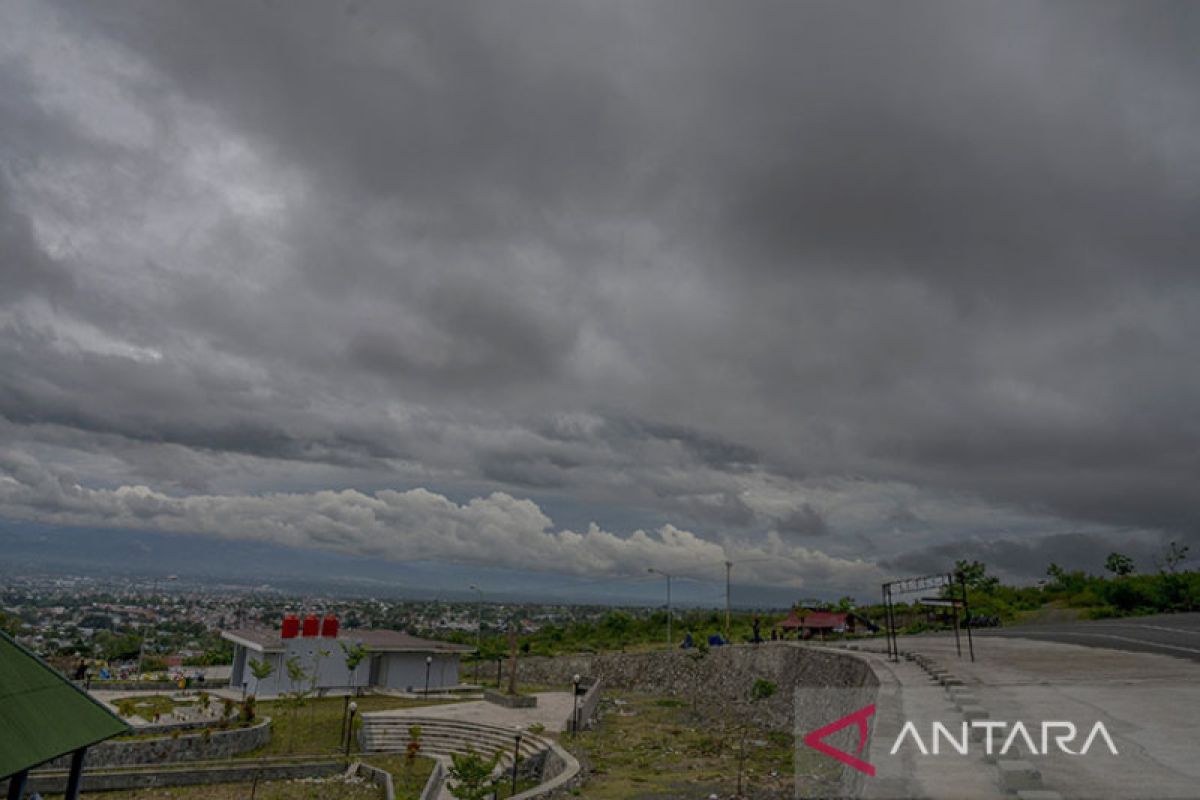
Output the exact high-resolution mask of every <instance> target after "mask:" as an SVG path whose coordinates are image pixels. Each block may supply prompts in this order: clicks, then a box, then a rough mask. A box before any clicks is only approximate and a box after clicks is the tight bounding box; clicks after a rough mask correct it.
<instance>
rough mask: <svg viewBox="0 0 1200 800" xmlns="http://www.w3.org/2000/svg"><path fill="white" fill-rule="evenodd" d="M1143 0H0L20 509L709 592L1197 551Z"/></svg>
mask: <svg viewBox="0 0 1200 800" xmlns="http://www.w3.org/2000/svg"><path fill="white" fill-rule="evenodd" d="M1149 6H1150V7H1151V8H1152V9H1153V11H1152V12H1146V13H1142V10H1143V8H1145V6H1138V7H1137V9H1136V10H1134V9H1133V7H1130V9H1131V10H1130V11H1128V12H1125V11H1120V10H1119V9H1118V8H1115V7H1110V6H1097V5H1095V4H1093V3H1083V2H1059V3H998V4H988V5H986V6H980V5H977V4H959V3H949V2H908V3H903V4H874V5H869V6H845V5H842V4H815V3H795V4H787V5H781V6H773V7H772V8H771V13H769V14H767V13H747V9H746V7H745V6H742V5H740V4H724V3H700V4H687V5H684V4H672V3H666V4H662V3H655V4H644V3H638V2H606V3H576V2H562V3H554V4H550V5H546V4H541V3H527V2H516V3H505V4H493V3H462V4H460V3H454V4H432V5H429V6H408V5H398V6H397V5H388V4H376V3H370V2H358V0H355V2H349V3H336V4H335V3H308V4H306V3H296V4H292V3H278V4H272V3H232V4H223V5H213V4H208V3H173V2H158V1H157V0H155V1H153V2H151V1H150V0H146V2H136V1H131V2H106V3H102V4H86V5H82V6H81V5H79V4H67V3H62V2H58V1H57V0H52V1H51V2H10V3H4V4H0V63H2V64H3V69H0V119H2V120H3V125H4V136H3V137H0V523H2V524H0V536H3V537H6V538H5V541H8V542H11V543H13V547H14V548H15V547H18V545H19V548H21V549H20V550H19V554H20V563H21V564H22V565H26V567H27V568H29V569H36V568H37V567H38V565H39V564H42V565H51V564H57V563H64V564H65V563H67V562H70V563H75V562H78V561H80V559H81V558H82V555H81V554H82V553H85V552H88V551H89V550H91V549H92V548H89V544H94V552H95V559H94V561H93V563H94V564H95V565H96V567H97V568H98V569H99V568H101V565H102V564H103V563H104V562H105V561H106V560H107V561H113V560H117V559H115V558H114V557H112V556H111V553H115V552H120V553H133V552H134V550H132V549H130V548H135V547H139V546H140V547H144V548H147V549H148V550H147V552H148V553H149V555H147V556H146V559H145V563H146V566H145V568H146V569H153V568H156V565H167V564H173V563H175V561H177V560H178V559H174V560H173V558H172V557H171V555H170V552H171V549H172V548H173V547H175V548H176V549H181V550H187V551H188V552H191V553H197V554H200V555H197V556H196V558H197V559H198V562H197V563H208V562H206V561H205V560H204V559H205V558H206V557H207V556H206V555H205V554H203V551H204V547H203V546H202V545H201V544H197V543H198V542H208V543H211V546H212V547H213V548H214V552H215V553H217V554H219V553H220V552H221V549H222V548H226V549H227V555H228V558H227V560H226V562H225V563H226V564H228V566H227V567H225V569H227V570H228V573H229V574H231V575H233V574H241V573H242V572H244V571H245V570H246V569H249V568H251V567H250V565H247V564H245V563H243V562H239V561H238V560H237V557H238V555H239V554H249V553H253V554H255V558H257V559H260V561H261V563H257V564H253V567H252V568H253V569H257V570H260V571H261V573H262V575H263V578H264V581H267V582H270V581H273V580H281V579H285V578H286V579H289V580H290V579H292V578H294V577H301V578H302V577H303V576H310V577H312V576H323V574H324V571H323V570H322V568H321V566H320V561H319V558H320V556H313V557H311V558H310V557H309V556H308V555H306V554H314V553H315V554H330V555H329V558H330V559H333V560H332V561H330V562H329V563H335V564H337V565H338V570H344V571H345V572H346V573H347V574H351V575H353V574H354V572H355V570H360V571H362V572H367V573H369V574H370V575H371V576H376V575H379V576H385V575H387V574H394V575H396V576H397V577H398V578H401V577H403V578H404V579H405V580H411V581H413V582H414V585H417V583H418V582H423V583H425V584H426V585H432V586H437V585H450V586H454V587H455V589H454V590H455V591H458V588H457V585H458V584H464V585H466V584H469V583H474V582H483V583H486V582H487V581H491V582H492V584H493V586H495V587H501V586H509V587H512V589H513V591H524V592H528V593H530V594H531V595H537V594H538V593H542V594H546V593H551V592H554V593H557V592H561V593H562V595H563V596H564V597H566V598H571V597H576V598H581V599H582V598H590V597H592V596H593V595H594V594H595V593H596V591H597V590H596V588H595V587H597V586H599V587H605V588H603V589H602V590H600V591H601V592H610V593H612V594H613V596H614V597H627V598H631V599H638V600H639V601H640V599H641V598H643V597H650V596H652V595H653V594H654V593H655V592H656V591H657V590H656V589H655V588H654V587H655V586H656V585H657V584H656V583H655V582H654V579H653V578H651V577H647V570H648V569H651V568H653V569H658V570H662V571H665V572H667V573H671V574H675V575H679V576H700V577H698V578H694V581H695V582H694V583H693V584H691V585H689V584H688V583H687V582H686V581H685V580H684V579H683V577H681V582H680V591H681V595H680V597H681V598H686V597H688V592H693V595H694V596H693V601H697V602H698V601H699V600H698V598H707V597H709V596H713V600H714V602H713V603H712V604H713V605H719V604H720V602H721V601H720V597H721V592H722V591H723V586H724V568H723V562H725V561H726V560H730V561H734V562H736V566H735V567H734V571H733V579H734V581H735V583H736V585H738V586H739V587H742V588H741V594H740V596H741V597H762V598H764V599H765V600H770V602H772V603H777V602H782V601H783V600H784V599H786V598H788V597H797V598H798V597H805V596H809V597H825V598H836V597H838V596H841V595H846V594H850V595H855V596H858V597H861V598H864V599H872V598H873V597H874V595H875V594H876V593H877V592H878V587H879V584H880V583H881V582H882V581H884V580H887V579H889V578H892V577H897V576H902V575H910V574H921V573H927V572H935V571H941V570H945V569H947V568H949V567H950V566H951V565H953V563H954V561H955V560H956V559H960V558H965V559H979V560H982V561H985V562H986V563H987V564H988V565H989V567H990V568H991V569H992V571H993V572H995V573H996V574H997V575H999V576H1000V577H1002V578H1003V579H1005V580H1010V581H1017V582H1030V581H1035V580H1037V579H1038V578H1039V577H1040V576H1042V575H1044V573H1045V569H1046V566H1047V565H1048V564H1049V563H1050V562H1057V563H1059V564H1062V565H1064V566H1066V567H1068V568H1071V569H1089V570H1092V571H1100V570H1101V569H1102V568H1103V560H1104V557H1105V556H1106V555H1107V554H1108V553H1109V552H1110V551H1113V550H1119V551H1121V552H1122V553H1126V554H1128V555H1130V556H1131V557H1132V558H1133V559H1134V560H1135V562H1136V563H1137V564H1138V566H1139V569H1143V570H1150V569H1153V568H1154V559H1155V558H1156V556H1157V555H1158V554H1159V553H1161V552H1162V549H1163V547H1164V545H1165V544H1166V543H1167V542H1169V541H1171V540H1178V541H1181V542H1189V543H1191V544H1192V545H1193V547H1192V551H1193V552H1200V504H1198V503H1197V501H1196V494H1197V488H1196V487H1197V477H1198V476H1200V370H1198V369H1197V366H1196V363H1197V357H1196V351H1197V345H1196V343H1197V342H1200V269H1198V268H1197V266H1196V265H1197V264H1198V263H1200V226H1197V225H1196V209H1197V194H1198V188H1197V187H1200V94H1198V93H1197V92H1196V91H1195V89H1196V86H1197V80H1198V78H1200V56H1198V55H1197V48H1196V47H1195V42H1196V41H1197V39H1198V38H1200V15H1197V14H1196V13H1195V6H1194V5H1190V4H1173V3H1157V2H1152V3H1150V4H1149ZM197 537H199V538H197ZM139 543H140V544H139ZM173 543H174V544H173ZM106 550H107V551H110V552H109V553H108V554H107V555H106V552H105V551H106ZM13 553H17V550H14V551H13ZM130 558H131V559H132V560H133V561H137V560H138V559H136V558H133V557H132V556H130ZM127 560H129V559H127ZM23 568H25V567H23ZM72 568H76V567H72ZM169 569H172V570H176V569H180V568H179V567H173V566H172V567H169ZM213 569H214V570H216V571H218V572H219V571H220V570H221V569H222V567H221V562H220V560H219V558H218V559H216V560H214V562H213ZM708 576H711V581H712V582H711V585H710V584H709V583H708V580H709V577H708ZM339 577H340V575H339ZM371 579H372V580H374V579H376V578H375V577H372V578H371ZM378 579H380V580H383V579H384V578H383V577H380V578H378ZM705 602H707V601H705Z"/></svg>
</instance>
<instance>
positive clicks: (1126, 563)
mask: <svg viewBox="0 0 1200 800" xmlns="http://www.w3.org/2000/svg"><path fill="white" fill-rule="evenodd" d="M1104 568H1105V569H1106V570H1108V571H1109V572H1111V573H1112V574H1113V575H1116V576H1117V577H1118V578H1121V577H1124V576H1126V575H1131V574H1132V573H1133V559H1132V558H1130V557H1129V556H1127V555H1125V554H1123V553H1109V554H1108V558H1106V559H1105V560H1104Z"/></svg>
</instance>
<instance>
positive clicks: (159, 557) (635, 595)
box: [0, 520, 795, 607]
mask: <svg viewBox="0 0 1200 800" xmlns="http://www.w3.org/2000/svg"><path fill="white" fill-rule="evenodd" d="M28 572H36V573H63V574H73V575H90V576H97V577H119V576H127V577H145V578H153V577H165V576H166V575H169V574H173V575H178V576H179V577H180V578H181V579H188V580H189V581H192V582H195V581H200V582H204V583H211V584H213V585H222V584H238V585H244V586H260V585H268V586H270V587H272V588H275V589H279V590H281V591H285V592H300V593H302V592H319V593H329V594H347V595H360V596H361V595H370V596H377V597H408V598H413V599H432V598H435V597H437V598H442V599H446V600H455V599H458V600H471V599H474V598H475V597H476V596H477V595H476V594H475V593H474V592H472V591H471V590H470V589H468V586H470V584H472V583H474V584H477V585H479V586H481V587H483V589H484V592H485V594H486V596H487V597H488V598H489V599H491V600H507V601H521V600H527V601H540V602H564V603H606V604H612V605H660V604H662V603H663V601H664V598H663V589H662V582H661V580H648V579H639V580H634V581H622V580H610V579H581V578H571V577H567V576H562V575H548V574H545V573H538V572H523V571H515V570H498V569H490V568H481V567H476V566H465V565H459V564H441V563H432V562H399V561H396V562H392V561H385V560H381V559H378V558H363V557H357V556H349V555H344V554H341V553H334V552H329V551H323V550H309V549H302V548H294V547H286V546H283V545H273V544H267V543H263V542H242V541H236V540H230V539H218V538H215V537H212V536H200V535H186V534H167V533H149V532H146V531H128V530H108V529H99V528H52V527H48V526H44V525H38V524H33V523H26V522H12V521H4V520H0V577H2V576H3V575H5V574H10V575H11V574H20V573H28ZM673 589H674V592H673V598H672V599H673V601H674V602H675V603H676V604H677V605H680V606H685V605H687V606H697V605H699V606H709V607H720V606H723V605H724V602H725V601H724V584H723V583H721V582H720V581H719V580H718V576H716V575H714V580H713V582H712V583H711V584H710V583H701V582H695V581H685V580H677V581H676V582H675V585H674V587H673ZM734 597H735V598H736V602H735V605H738V606H749V605H754V606H771V607H783V606H787V605H790V603H791V602H793V601H794V600H795V597H794V592H792V591H791V590H772V589H764V588H761V587H746V586H735V587H734Z"/></svg>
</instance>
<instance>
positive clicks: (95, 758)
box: [44, 717, 271, 771]
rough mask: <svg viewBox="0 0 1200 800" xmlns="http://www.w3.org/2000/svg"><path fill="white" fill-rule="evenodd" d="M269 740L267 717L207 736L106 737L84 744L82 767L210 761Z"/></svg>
mask: <svg viewBox="0 0 1200 800" xmlns="http://www.w3.org/2000/svg"><path fill="white" fill-rule="evenodd" d="M269 741H271V720H270V718H269V717H264V718H263V719H262V721H260V722H258V723H257V724H255V725H252V726H250V727H249V728H233V729H230V730H225V731H222V730H215V729H214V730H212V732H211V733H209V734H208V735H207V736H206V735H205V734H202V733H189V734H184V735H181V736H156V737H154V738H151V739H128V740H125V741H107V742H101V743H100V744H96V745H93V746H91V747H89V748H88V751H87V759H86V761H85V762H84V768H85V771H86V770H87V769H94V768H97V767H123V766H133V765H137V764H162V763H166V762H176V761H211V760H217V759H222V758H229V757H230V756H235V755H239V754H241V753H248V752H250V751H251V750H257V749H258V748H260V747H263V746H264V745H266V744H267V743H268V742H269ZM70 765H71V757H70V756H64V757H62V758H59V759H55V760H54V761H51V762H50V763H48V764H46V765H45V767H44V768H45V769H68V768H70Z"/></svg>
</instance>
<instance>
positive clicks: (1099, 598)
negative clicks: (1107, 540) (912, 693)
mask: <svg viewBox="0 0 1200 800" xmlns="http://www.w3.org/2000/svg"><path fill="white" fill-rule="evenodd" d="M1187 558H1188V547H1187V545H1181V544H1178V543H1176V542H1172V543H1170V545H1168V546H1167V548H1166V549H1165V550H1164V551H1163V553H1162V555H1161V556H1160V557H1159V558H1158V559H1156V561H1155V563H1154V565H1153V566H1154V571H1153V572H1149V573H1144V574H1143V573H1139V572H1138V565H1137V564H1135V563H1134V561H1133V559H1131V558H1130V557H1129V556H1127V555H1124V554H1123V553H1116V552H1114V553H1109V554H1108V555H1107V556H1106V557H1105V559H1104V561H1103V566H1104V568H1105V570H1106V571H1107V573H1108V574H1099V575H1096V574H1091V573H1089V572H1087V571H1086V570H1066V569H1063V568H1062V567H1061V566H1059V565H1058V564H1053V563H1052V564H1050V565H1049V566H1048V567H1047V568H1046V579H1045V580H1043V581H1041V582H1039V583H1038V584H1037V585H1034V586H1010V585H1007V584H1004V583H1001V582H1000V580H999V578H997V577H996V576H994V575H990V574H988V569H987V566H986V565H985V564H983V563H981V562H979V561H959V562H958V563H957V564H956V565H955V569H954V574H955V575H961V576H962V577H963V579H965V583H966V585H967V600H968V602H969V604H970V611H971V615H972V617H978V616H982V617H994V618H996V619H998V620H1000V621H1002V622H1005V623H1013V622H1022V621H1034V620H1037V619H1039V618H1044V617H1046V616H1047V612H1048V611H1051V610H1060V611H1073V612H1075V614H1074V615H1075V616H1079V617H1084V618H1087V619H1104V618H1107V617H1123V616H1134V615H1143V614H1160V613H1173V612H1181V611H1196V610H1200V572H1198V571H1189V570H1185V569H1182V567H1183V565H1184V564H1185V562H1186V561H1187ZM943 593H944V594H946V595H947V596H954V597H958V596H960V594H961V590H960V589H959V588H958V586H955V587H954V588H953V589H948V590H946V591H944V592H943ZM861 611H862V612H863V613H864V614H866V615H868V616H874V617H875V618H878V619H881V618H882V616H883V609H882V607H880V606H878V605H874V606H870V607H866V608H863V609H861ZM897 616H898V618H899V621H900V624H901V626H902V627H903V628H905V629H906V630H907V631H908V632H910V633H915V632H919V631H920V630H921V629H924V628H928V627H931V626H933V625H936V620H935V621H934V622H932V623H931V621H930V619H929V610H928V609H927V608H925V607H922V606H920V604H919V603H916V602H914V603H899V604H897Z"/></svg>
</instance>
